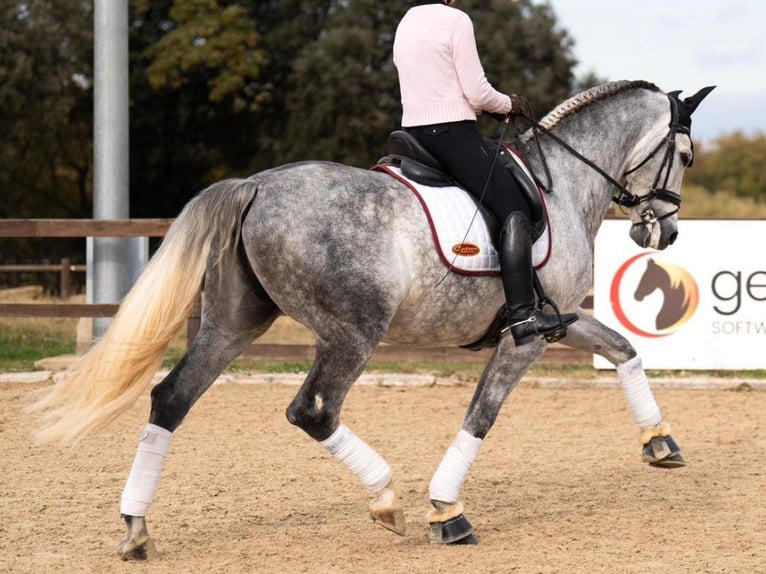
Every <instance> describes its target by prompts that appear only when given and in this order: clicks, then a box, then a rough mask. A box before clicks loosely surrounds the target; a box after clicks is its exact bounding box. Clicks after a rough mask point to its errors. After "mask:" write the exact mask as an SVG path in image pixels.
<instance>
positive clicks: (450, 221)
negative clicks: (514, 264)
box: [373, 164, 551, 275]
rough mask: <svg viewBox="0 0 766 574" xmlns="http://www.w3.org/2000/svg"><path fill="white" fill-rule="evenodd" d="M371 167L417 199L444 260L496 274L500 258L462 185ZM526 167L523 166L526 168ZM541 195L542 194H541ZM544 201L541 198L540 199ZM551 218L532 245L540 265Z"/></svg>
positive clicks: (463, 270) (471, 271)
mask: <svg viewBox="0 0 766 574" xmlns="http://www.w3.org/2000/svg"><path fill="white" fill-rule="evenodd" d="M373 169H375V170H378V171H383V172H385V173H388V174H389V175H391V176H393V177H395V178H396V179H398V180H399V181H401V182H402V183H404V184H405V185H406V186H407V187H409V188H410V189H411V190H412V191H413V193H414V194H415V196H416V197H417V198H418V199H419V200H420V204H421V205H422V206H423V210H424V211H425V214H426V217H427V218H428V223H429V224H430V226H431V231H432V233H433V237H434V243H435V245H436V250H437V252H438V253H439V257H440V259H441V260H442V261H443V262H444V264H445V265H446V266H447V267H448V268H449V269H450V271H454V272H455V273H459V274H461V275H498V274H499V273H500V262H499V259H498V254H497V249H495V246H494V245H493V243H492V237H491V236H490V233H489V229H488V228H487V224H486V222H485V221H484V218H483V217H482V215H481V213H480V212H478V211H477V209H476V202H475V201H474V199H473V197H472V196H471V195H470V194H469V193H468V192H467V191H465V190H464V189H462V188H459V187H455V186H451V187H430V186H428V185H423V184H422V183H417V182H415V181H412V180H411V179H409V178H407V177H405V176H404V175H403V174H402V171H401V169H399V167H398V166H396V165H391V164H379V165H376V166H375V167H374V168H373ZM525 170H526V168H525ZM541 197H542V194H541ZM543 201H544V200H543ZM550 251H551V238H550V222H549V221H547V213H546V225H545V231H544V232H543V234H542V235H541V236H540V238H539V239H538V240H537V241H535V243H534V245H533V246H532V263H533V265H534V266H535V269H540V268H541V267H543V266H544V265H545V264H546V263H547V262H548V258H549V257H550Z"/></svg>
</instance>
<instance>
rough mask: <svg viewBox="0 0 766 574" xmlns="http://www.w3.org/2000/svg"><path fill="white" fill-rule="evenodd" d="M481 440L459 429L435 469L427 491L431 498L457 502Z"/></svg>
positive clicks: (477, 453)
mask: <svg viewBox="0 0 766 574" xmlns="http://www.w3.org/2000/svg"><path fill="white" fill-rule="evenodd" d="M482 442H483V441H482V440H481V439H480V438H476V437H474V436H471V435H470V434H469V433H467V432H466V431H464V430H461V431H460V432H459V433H458V434H457V436H456V437H455V439H454V440H453V441H452V444H451V445H450V446H449V448H448V449H447V452H446V454H445V455H444V458H443V459H442V461H441V463H440V464H439V468H437V469H436V472H435V473H434V476H433V478H432V479H431V484H430V485H429V487H428V493H429V495H430V496H431V500H441V501H442V502H457V499H458V497H459V495H460V489H461V488H462V487H463V483H464V482H465V479H466V477H467V476H468V471H469V470H471V466H473V463H474V461H475V460H476V457H477V456H478V455H479V449H481V444H482Z"/></svg>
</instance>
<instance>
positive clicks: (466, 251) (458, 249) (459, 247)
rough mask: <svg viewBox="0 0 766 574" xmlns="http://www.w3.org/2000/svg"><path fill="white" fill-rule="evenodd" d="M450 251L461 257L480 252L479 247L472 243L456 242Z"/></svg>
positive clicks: (475, 254)
mask: <svg viewBox="0 0 766 574" xmlns="http://www.w3.org/2000/svg"><path fill="white" fill-rule="evenodd" d="M452 253H454V254H455V255H460V256H462V257H476V256H477V255H478V254H479V253H481V247H479V246H478V245H475V244H473V243H456V244H455V245H453V246H452Z"/></svg>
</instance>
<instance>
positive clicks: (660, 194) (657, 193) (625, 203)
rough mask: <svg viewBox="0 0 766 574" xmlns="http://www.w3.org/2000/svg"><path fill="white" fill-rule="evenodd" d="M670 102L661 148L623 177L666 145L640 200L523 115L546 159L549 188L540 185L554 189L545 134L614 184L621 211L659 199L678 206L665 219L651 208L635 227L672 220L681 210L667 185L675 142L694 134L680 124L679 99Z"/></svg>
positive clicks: (545, 168)
mask: <svg viewBox="0 0 766 574" xmlns="http://www.w3.org/2000/svg"><path fill="white" fill-rule="evenodd" d="M668 100H669V101H670V110H671V119H670V125H669V129H668V133H667V135H666V136H665V137H664V138H663V139H662V140H661V141H660V142H659V143H658V144H657V146H656V147H655V148H654V149H653V150H652V151H651V153H649V155H647V156H646V157H645V158H644V159H643V160H641V161H640V162H639V163H638V164H637V165H635V166H633V167H632V168H630V169H628V170H626V171H625V172H624V173H623V176H626V175H630V174H631V173H633V172H635V171H637V170H639V169H640V168H641V167H643V166H644V165H646V163H647V162H649V160H651V159H652V158H653V157H654V156H655V155H657V152H659V151H660V149H661V148H662V145H663V144H665V145H666V147H665V155H664V157H663V159H662V163H661V164H660V168H659V169H658V170H657V175H656V176H655V178H654V182H653V183H652V187H651V189H650V191H649V193H647V194H645V195H640V196H639V195H636V194H634V193H631V192H630V191H628V189H627V188H626V187H625V186H624V185H623V184H621V183H619V182H618V181H617V180H616V179H614V178H613V177H612V176H611V175H609V174H608V173H607V172H605V171H604V170H603V169H601V167H599V166H598V165H596V164H595V163H594V162H593V161H591V160H590V159H588V158H587V157H585V156H584V155H582V154H581V153H580V152H578V151H577V150H576V149H574V148H573V147H572V146H571V145H569V144H568V143H567V142H565V141H564V140H563V139H561V138H560V137H558V136H557V135H556V134H554V133H553V132H552V131H551V130H549V129H547V128H545V127H544V126H542V125H541V124H540V123H539V122H537V121H536V120H534V119H533V118H530V117H529V116H527V115H526V114H520V116H519V117H521V118H523V119H524V120H526V121H527V122H529V124H530V125H531V126H532V133H533V134H534V139H535V145H536V147H537V150H538V152H539V153H540V158H541V159H542V163H543V169H544V170H545V177H546V179H547V181H548V184H547V186H546V185H543V184H542V182H539V181H538V184H539V185H540V186H541V187H543V189H545V190H546V192H550V190H551V187H552V185H553V182H552V178H551V173H550V170H549V169H548V163H547V162H546V161H545V155H544V154H543V151H542V146H541V145H540V140H539V133H542V134H543V135H547V136H548V137H550V138H551V139H552V140H553V141H555V142H556V143H557V144H559V145H560V146H561V147H562V148H564V149H565V150H566V151H567V152H569V153H570V154H571V155H573V156H574V157H576V158H577V159H579V160H580V161H581V162H583V163H584V164H585V165H587V166H588V167H590V168H591V169H592V170H593V171H595V172H596V173H598V174H599V175H600V176H601V177H603V178H604V179H605V180H606V181H608V182H609V183H610V184H612V185H613V186H614V187H615V188H616V191H617V193H616V194H615V195H613V196H612V201H613V202H614V203H616V204H617V205H619V206H621V207H627V208H631V207H636V206H638V205H640V204H642V203H644V202H647V201H651V200H653V199H657V200H659V201H666V202H668V203H672V204H673V205H675V206H676V208H675V209H674V210H673V211H671V212H669V213H666V214H664V215H661V216H660V217H655V216H654V212H653V210H652V209H651V207H650V208H648V209H647V210H646V211H645V212H644V213H642V214H641V221H640V222H638V223H634V224H633V226H636V225H644V224H651V223H655V222H657V221H660V220H662V219H665V218H667V217H670V216H672V215H674V214H676V213H677V212H678V210H679V209H680V207H681V196H680V195H679V194H678V193H675V192H673V191H670V190H668V189H667V184H668V179H670V173H671V171H672V168H673V159H674V155H675V147H676V140H675V137H676V134H678V133H684V134H687V135H688V134H690V131H689V128H688V127H687V126H685V125H683V124H681V123H680V122H679V114H678V102H677V101H676V99H675V98H673V97H670V96H668ZM663 171H665V179H664V181H663V182H662V187H661V188H658V187H657V186H658V184H659V182H660V178H661V177H662V173H663ZM535 179H537V178H535Z"/></svg>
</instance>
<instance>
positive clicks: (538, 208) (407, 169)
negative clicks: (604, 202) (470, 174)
mask: <svg viewBox="0 0 766 574" xmlns="http://www.w3.org/2000/svg"><path fill="white" fill-rule="evenodd" d="M486 142H487V144H488V145H489V146H490V147H491V148H492V149H497V145H498V144H497V142H496V141H493V140H489V139H488V140H486ZM512 153H513V152H512V151H511V150H510V149H509V148H507V147H505V146H500V149H499V150H498V160H499V162H500V165H502V166H503V167H504V168H505V169H507V170H508V171H509V172H510V173H511V176H513V179H514V180H515V181H516V183H517V185H518V187H519V190H520V191H521V193H522V195H523V197H524V199H525V200H526V202H527V205H528V206H529V211H530V215H531V217H530V222H531V223H532V230H533V238H534V239H538V238H539V237H540V236H541V235H542V233H543V231H544V230H545V225H546V215H545V204H544V202H543V199H542V197H541V195H540V190H539V188H538V187H537V184H536V183H535V182H534V181H533V180H532V179H531V178H530V177H529V175H528V174H527V173H525V172H524V170H523V168H522V167H521V166H520V165H519V164H518V162H517V161H516V160H515V159H514V158H513V157H512V155H511V154H512ZM388 154H389V155H387V156H385V157H383V158H381V159H380V160H378V163H379V164H385V163H389V164H393V165H397V166H399V168H400V169H401V171H402V174H403V175H405V176H406V177H408V178H410V179H412V180H413V181H416V182H418V183H422V184H424V185H428V186H431V187H449V186H457V187H462V186H461V185H460V184H458V183H457V182H456V181H455V180H454V179H453V178H452V177H451V176H450V175H449V174H448V173H447V170H445V169H444V167H443V166H442V165H441V164H440V163H439V161H438V160H437V159H436V158H435V157H434V156H432V155H431V154H430V153H428V151H427V150H426V149H425V148H424V147H423V146H422V145H421V144H420V142H419V141H418V140H417V139H416V138H415V137H414V136H413V135H411V134H409V133H408V132H406V131H404V130H396V131H393V132H391V134H390V135H389V136H388ZM479 211H480V212H481V214H482V216H483V217H484V219H485V221H486V222H487V226H488V227H489V228H490V229H498V228H499V226H500V225H502V223H503V222H502V221H500V222H499V221H497V218H496V217H495V216H494V215H492V213H490V212H489V210H487V209H485V208H483V207H482V206H480V209H479Z"/></svg>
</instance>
